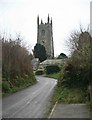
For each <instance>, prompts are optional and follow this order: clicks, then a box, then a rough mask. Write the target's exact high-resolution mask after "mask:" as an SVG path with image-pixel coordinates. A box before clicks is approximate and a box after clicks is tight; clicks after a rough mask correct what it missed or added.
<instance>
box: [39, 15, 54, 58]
mask: <svg viewBox="0 0 92 120" xmlns="http://www.w3.org/2000/svg"><path fill="white" fill-rule="evenodd" d="M37 43H38V44H41V45H44V47H45V49H46V53H47V58H49V59H53V58H54V43H53V29H52V19H51V20H50V18H49V15H48V17H47V23H43V21H42V20H41V23H39V16H38V17H37Z"/></svg>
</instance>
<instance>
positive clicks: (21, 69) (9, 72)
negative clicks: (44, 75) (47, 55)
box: [0, 37, 36, 96]
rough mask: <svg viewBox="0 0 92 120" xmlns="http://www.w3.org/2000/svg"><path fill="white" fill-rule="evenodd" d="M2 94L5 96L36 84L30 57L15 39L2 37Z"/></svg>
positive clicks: (19, 40)
mask: <svg viewBox="0 0 92 120" xmlns="http://www.w3.org/2000/svg"><path fill="white" fill-rule="evenodd" d="M0 41H2V94H3V96H6V95H8V94H11V93H14V92H16V91H19V90H21V89H22V88H26V87H28V86H30V85H33V84H35V83H36V79H35V76H34V73H33V69H32V64H31V60H32V55H31V54H30V53H29V52H28V50H27V48H26V47H25V46H23V45H22V41H21V38H20V37H17V38H16V39H12V38H8V39H6V38H5V37H2V38H1V39H0Z"/></svg>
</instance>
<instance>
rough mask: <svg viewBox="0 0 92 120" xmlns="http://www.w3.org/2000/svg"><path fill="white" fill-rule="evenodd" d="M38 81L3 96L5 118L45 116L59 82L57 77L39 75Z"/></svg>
mask: <svg viewBox="0 0 92 120" xmlns="http://www.w3.org/2000/svg"><path fill="white" fill-rule="evenodd" d="M36 78H37V81H38V83H37V84H35V85H33V86H31V87H29V88H27V89H24V90H22V91H19V92H17V93H15V94H13V95H10V96H8V97H5V98H3V100H2V114H3V115H2V116H3V118H43V117H44V114H45V113H46V111H47V110H48V107H49V105H50V98H51V95H52V93H53V90H54V87H55V85H56V84H57V81H56V80H55V79H51V78H46V77H42V76H39V77H38V76H37V77H36Z"/></svg>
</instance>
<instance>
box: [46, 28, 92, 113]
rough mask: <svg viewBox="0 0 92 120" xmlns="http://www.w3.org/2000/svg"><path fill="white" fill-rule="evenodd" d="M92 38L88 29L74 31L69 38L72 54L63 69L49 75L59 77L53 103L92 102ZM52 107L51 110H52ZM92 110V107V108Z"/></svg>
mask: <svg viewBox="0 0 92 120" xmlns="http://www.w3.org/2000/svg"><path fill="white" fill-rule="evenodd" d="M91 41H92V38H91V36H90V34H89V32H88V31H83V30H82V29H80V31H74V32H73V33H72V34H71V36H70V38H69V40H68V43H69V46H70V50H71V56H70V57H69V58H68V60H67V61H66V63H65V64H64V65H63V66H62V67H61V71H60V72H57V73H52V74H49V75H47V76H48V77H52V78H55V79H57V86H56V88H55V92H54V95H53V97H52V100H51V102H52V105H51V108H52V107H53V105H54V104H55V103H56V101H58V102H59V103H69V104H70V103H87V104H92V103H91V100H92V91H91V90H89V86H92V79H91V78H92V48H91V47H92V42H91ZM51 108H50V110H51ZM91 111H92V108H91Z"/></svg>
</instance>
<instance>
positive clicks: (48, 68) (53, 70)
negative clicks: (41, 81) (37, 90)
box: [45, 65, 60, 74]
mask: <svg viewBox="0 0 92 120" xmlns="http://www.w3.org/2000/svg"><path fill="white" fill-rule="evenodd" d="M45 69H46V74H53V73H57V72H59V71H60V68H59V66H58V65H49V66H46V68H45Z"/></svg>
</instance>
